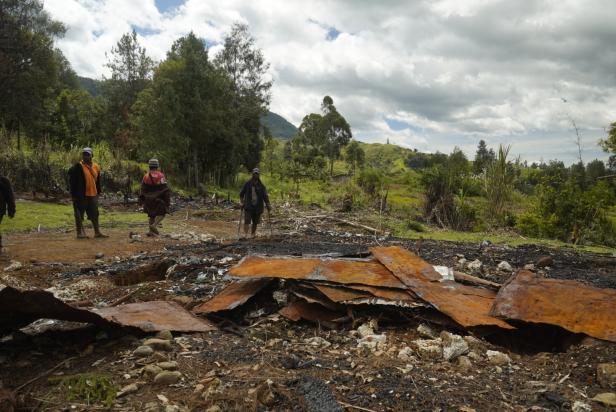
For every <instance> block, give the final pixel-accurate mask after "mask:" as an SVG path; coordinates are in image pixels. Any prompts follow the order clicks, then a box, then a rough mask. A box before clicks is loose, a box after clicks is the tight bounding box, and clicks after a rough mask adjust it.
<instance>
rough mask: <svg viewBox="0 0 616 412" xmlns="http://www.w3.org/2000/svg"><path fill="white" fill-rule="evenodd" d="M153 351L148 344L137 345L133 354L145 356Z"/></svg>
mask: <svg viewBox="0 0 616 412" xmlns="http://www.w3.org/2000/svg"><path fill="white" fill-rule="evenodd" d="M153 353H154V349H152V348H151V347H150V346H145V345H144V346H139V347H138V348H137V349H135V350H134V351H133V355H135V356H138V357H140V358H145V357H146V356H150V355H151V354H153Z"/></svg>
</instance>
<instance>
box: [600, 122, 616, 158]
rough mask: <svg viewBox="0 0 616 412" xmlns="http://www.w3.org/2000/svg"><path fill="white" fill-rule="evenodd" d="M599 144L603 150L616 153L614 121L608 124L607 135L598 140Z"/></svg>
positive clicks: (615, 126)
mask: <svg viewBox="0 0 616 412" xmlns="http://www.w3.org/2000/svg"><path fill="white" fill-rule="evenodd" d="M599 144H600V145H601V147H602V148H603V150H604V151H605V152H607V153H612V154H614V155H616V122H614V123H612V124H611V125H610V128H609V130H608V132H607V137H606V138H605V139H601V140H599Z"/></svg>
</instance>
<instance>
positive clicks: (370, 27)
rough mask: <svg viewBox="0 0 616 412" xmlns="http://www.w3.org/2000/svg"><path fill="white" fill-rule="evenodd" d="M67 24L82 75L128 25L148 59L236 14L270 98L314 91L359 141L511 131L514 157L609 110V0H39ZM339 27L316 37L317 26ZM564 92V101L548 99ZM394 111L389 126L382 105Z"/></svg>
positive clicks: (295, 105)
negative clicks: (264, 72)
mask: <svg viewBox="0 0 616 412" xmlns="http://www.w3.org/2000/svg"><path fill="white" fill-rule="evenodd" d="M45 7H46V9H47V10H48V11H49V12H50V13H51V14H52V15H53V16H54V17H55V18H56V19H58V20H60V21H63V22H64V23H66V25H67V26H68V27H69V30H68V32H67V35H66V36H65V38H64V39H62V40H60V41H59V42H58V45H59V47H60V48H61V49H62V50H63V52H64V53H65V55H66V56H67V58H68V59H69V61H71V63H72V64H73V67H74V68H75V70H76V71H77V72H78V73H79V74H81V75H84V76H90V77H100V76H102V75H104V74H106V68H105V66H104V64H105V61H106V58H105V52H108V51H109V50H110V49H111V47H112V46H113V45H114V44H115V43H116V42H117V41H118V40H119V38H120V36H121V35H122V34H123V33H125V32H127V31H129V30H131V28H132V27H137V28H138V29H139V31H141V32H142V33H143V35H140V41H142V43H143V44H144V45H145V47H146V48H147V50H148V53H149V54H150V55H151V56H152V57H153V58H154V59H156V60H162V59H164V57H165V54H166V52H167V50H168V49H169V47H170V46H171V44H172V43H173V41H174V40H175V39H177V38H178V37H180V36H182V35H185V34H186V33H188V32H189V31H191V30H192V31H194V32H195V33H196V34H197V35H198V36H200V37H203V38H205V39H207V40H208V42H210V43H212V42H220V41H221V40H222V38H223V36H224V33H225V31H227V30H228V29H229V27H230V26H231V24H232V23H233V22H235V21H242V22H245V23H248V24H249V25H250V27H251V31H252V33H253V34H254V36H255V37H256V38H257V42H258V45H259V47H261V48H262V49H263V51H264V53H265V56H266V58H267V59H268V61H269V62H270V63H271V75H272V77H273V79H274V88H273V99H272V107H271V109H272V110H273V111H275V112H277V113H279V114H281V115H283V116H285V117H286V118H288V119H289V120H290V121H292V122H293V123H295V124H296V125H297V124H299V122H301V119H302V117H303V116H304V115H305V114H307V113H310V112H315V111H318V110H319V107H320V103H321V99H322V97H323V96H324V95H326V94H328V95H331V96H332V97H333V98H334V102H335V104H336V106H337V107H338V109H339V110H340V112H341V113H342V114H343V115H345V117H347V120H349V122H350V123H351V126H352V127H353V132H354V135H355V136H356V137H357V138H359V139H360V140H365V141H379V142H383V141H386V139H388V138H389V139H390V141H391V142H395V143H399V144H401V145H403V146H407V147H417V148H419V149H421V150H429V151H435V150H440V151H445V152H449V151H451V150H452V148H453V147H454V146H455V145H457V146H460V147H461V148H463V149H464V150H466V152H467V154H468V155H472V154H473V153H474V150H475V147H476V144H477V141H478V140H479V139H481V138H483V139H486V140H487V141H488V143H489V144H498V142H505V143H511V144H513V149H512V151H513V153H514V154H520V155H522V156H523V157H525V158H528V160H539V159H540V158H544V159H552V158H555V157H558V158H561V159H563V160H565V161H568V162H571V161H573V160H574V159H575V157H576V148H575V147H574V145H573V143H572V141H573V137H574V132H573V129H572V127H571V119H572V118H574V119H575V121H576V123H577V124H578V126H580V128H581V129H582V134H583V137H584V139H585V140H584V147H585V152H584V156H585V160H587V161H588V160H592V159H593V158H594V157H597V156H599V157H601V158H605V155H604V154H602V153H601V152H600V150H599V148H598V147H597V145H596V141H597V140H598V138H600V137H602V136H603V133H604V132H603V128H604V127H606V126H607V125H608V124H609V123H610V122H611V121H613V120H615V119H614V118H615V117H616V113H614V111H613V109H612V108H613V107H616V93H615V92H616V72H614V67H615V66H616V49H614V48H613V47H612V45H613V42H614V40H615V39H616V26H615V25H614V24H613V21H612V20H613V19H612V18H613V16H614V15H616V3H614V2H612V1H610V0H589V1H586V2H579V1H576V0H559V1H556V0H528V1H525V2H512V1H508V0H467V1H461V0H456V1H454V0H440V1H427V0H426V1H420V0H416V1H404V0H400V1H394V0H385V1H381V2H373V1H367V0H356V1H350V0H338V1H326V0H318V1H313V2H311V3H310V7H307V5H306V4H305V3H300V2H294V1H283V0H261V1H258V2H255V1H245V0H228V1H207V2H205V1H200V0H187V1H186V2H185V3H184V4H182V5H181V6H180V7H178V8H177V9H175V10H173V11H171V12H166V13H160V12H159V11H158V9H157V8H156V6H155V2H154V0H132V1H123V0H46V2H45ZM332 27H335V28H336V29H337V30H338V31H340V34H339V35H338V37H337V38H335V40H333V41H328V40H327V39H326V38H327V34H328V31H329V29H330V28H332ZM562 98H564V99H565V100H567V102H564V101H563V100H562ZM385 117H388V118H392V119H396V120H398V121H403V122H406V123H408V124H409V125H410V127H409V128H408V129H404V130H398V131H394V130H391V129H390V128H389V127H388V126H387V123H385V121H384V118H385Z"/></svg>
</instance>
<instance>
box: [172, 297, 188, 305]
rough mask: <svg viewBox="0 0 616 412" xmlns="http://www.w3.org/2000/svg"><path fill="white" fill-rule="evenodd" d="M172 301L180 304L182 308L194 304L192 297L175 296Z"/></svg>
mask: <svg viewBox="0 0 616 412" xmlns="http://www.w3.org/2000/svg"><path fill="white" fill-rule="evenodd" d="M171 301H172V302H175V303H178V304H180V305H182V306H188V305H190V304H191V303H193V300H192V298H191V297H190V296H184V295H182V296H174V297H172V298H171Z"/></svg>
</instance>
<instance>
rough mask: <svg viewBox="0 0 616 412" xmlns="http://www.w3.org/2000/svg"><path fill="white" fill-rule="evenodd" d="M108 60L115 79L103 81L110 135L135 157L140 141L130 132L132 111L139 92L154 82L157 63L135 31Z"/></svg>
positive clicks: (115, 48) (121, 41)
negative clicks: (153, 74) (141, 43)
mask: <svg viewBox="0 0 616 412" xmlns="http://www.w3.org/2000/svg"><path fill="white" fill-rule="evenodd" d="M107 58H108V62H107V64H106V66H107V67H108V68H109V69H111V77H110V78H109V79H103V83H102V95H103V97H104V99H105V101H106V105H107V115H108V121H109V125H110V130H109V133H110V134H111V135H113V137H114V139H115V141H116V143H117V144H119V145H120V146H121V147H123V148H124V149H126V150H127V151H128V153H129V156H131V157H132V155H133V154H134V151H135V150H136V148H137V142H135V141H134V139H131V135H130V130H129V119H130V115H131V110H132V106H133V104H134V103H135V101H136V100H137V96H138V95H139V93H140V92H141V91H142V90H143V89H145V87H146V86H147V85H148V84H149V82H150V81H151V78H152V73H153V69H154V62H153V61H152V59H151V58H149V57H148V56H147V54H146V50H145V48H144V47H141V46H140V45H139V41H138V40H137V33H136V32H135V31H134V30H133V31H132V32H130V33H126V34H124V35H122V37H121V38H120V40H119V41H118V43H117V44H116V45H115V47H112V49H111V53H110V55H107Z"/></svg>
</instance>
